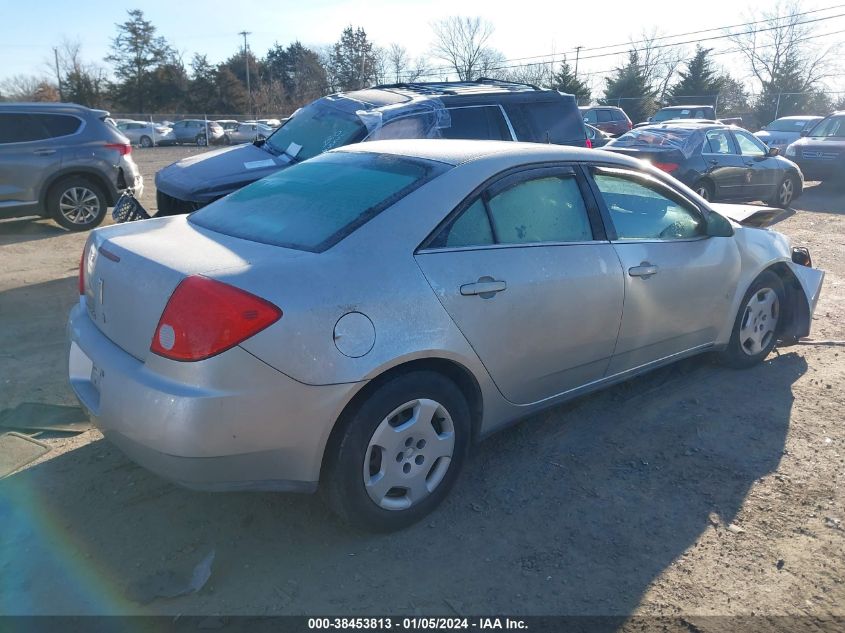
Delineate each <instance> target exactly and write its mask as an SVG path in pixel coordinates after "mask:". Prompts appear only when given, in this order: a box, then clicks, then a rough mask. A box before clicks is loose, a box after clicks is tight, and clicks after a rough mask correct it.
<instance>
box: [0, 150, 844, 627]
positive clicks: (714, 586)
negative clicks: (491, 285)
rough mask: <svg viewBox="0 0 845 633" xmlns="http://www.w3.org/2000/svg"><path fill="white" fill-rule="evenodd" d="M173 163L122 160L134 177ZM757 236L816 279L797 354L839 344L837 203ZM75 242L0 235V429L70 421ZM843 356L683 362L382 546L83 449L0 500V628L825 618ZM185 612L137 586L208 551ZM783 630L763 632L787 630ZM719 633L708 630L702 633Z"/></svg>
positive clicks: (835, 586) (494, 470)
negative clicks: (52, 415)
mask: <svg viewBox="0 0 845 633" xmlns="http://www.w3.org/2000/svg"><path fill="white" fill-rule="evenodd" d="M197 151H201V150H199V149H194V148H168V149H165V148H154V149H149V150H136V151H135V158H136V160H137V161H138V163H139V165H140V166H141V168H142V171H143V173H144V175H145V178H146V182H147V190H146V192H145V194H144V197H143V199H142V202H143V203H144V204H145V206H147V207H148V208H150V209H153V208H154V207H155V205H154V199H155V195H154V191H153V174H154V172H155V170H156V169H158V168H160V167H162V166H163V165H165V164H167V163H169V162H171V161H173V160H175V159H176V158H178V157H180V156H184V155H186V154H191V153H195V152H197ZM796 209H797V213H796V214H795V215H794V216H792V217H790V218H788V219H787V220H785V221H784V222H782V223H781V224H779V225H778V227H777V228H778V230H780V231H782V232H784V233H786V234H787V235H789V236H790V237H792V238H793V240H794V241H795V243H797V244H804V245H807V246H809V247H810V250H811V252H812V254H813V259H814V263H815V265H817V266H818V267H820V268H823V269H826V270H827V278H826V281H825V287H824V289H823V294H822V298H821V301H820V303H819V306H818V310H817V312H816V320H815V321H814V325H813V328H814V329H813V334H812V336H813V338H814V339H818V340H822V339H825V340H829V339H838V340H842V339H845V318H844V317H845V195H843V194H842V193H841V192H837V191H834V190H833V189H830V188H827V187H825V186H814V187H811V188H809V189H808V191H807V192H806V194H805V196H804V197H802V198H801V199H799V200H798V202H797V205H796ZM85 237H86V236H85V235H78V234H69V233H65V232H64V231H62V230H60V229H59V228H58V227H57V226H56V225H55V224H53V223H52V222H50V221H46V220H45V221H39V222H30V221H21V222H7V223H2V224H0V261H2V267H0V410H2V409H5V408H8V407H13V406H16V405H17V404H19V403H21V402H43V403H51V404H74V403H75V402H74V398H73V396H72V395H71V392H70V390H69V388H68V387H67V386H66V384H65V372H66V370H65V367H64V357H63V354H64V323H65V319H66V315H67V312H68V310H69V308H70V306H71V305H72V304H73V303H74V302H75V301H76V271H77V265H78V261H79V253H80V251H81V248H82V244H83V242H84V240H85ZM843 387H845V347H842V346H838V345H834V344H816V345H799V346H795V347H790V348H786V349H783V350H779V351H776V353H774V354H773V355H772V356H771V357H770V358H769V359H768V360H767V361H766V362H765V363H764V364H762V365H760V366H758V367H756V368H754V369H751V370H748V371H732V370H727V369H724V368H722V367H719V366H717V365H715V364H713V363H712V362H711V360H710V359H709V358H707V357H702V358H698V359H693V360H689V361H685V362H683V363H681V364H679V365H675V366H673V367H670V368H666V369H663V370H660V371H657V372H655V373H652V374H651V375H649V376H645V377H642V378H639V379H635V380H632V381H630V382H628V383H625V384H622V385H619V386H617V387H614V388H611V389H609V390H606V391H604V392H602V393H599V394H596V395H593V396H589V397H584V398H581V399H579V400H577V401H575V402H573V403H570V404H567V405H564V406H561V407H557V408H555V409H552V410H550V411H547V412H545V413H543V414H541V415H537V416H534V417H533V418H531V419H529V420H526V421H525V422H524V423H522V424H520V425H518V426H516V427H513V428H512V429H510V430H508V431H505V432H503V433H500V434H498V435H496V436H494V437H493V438H491V439H489V440H488V441H486V442H484V443H483V444H482V445H480V446H479V447H478V448H477V450H476V451H475V452H474V454H473V455H472V457H471V458H470V460H469V463H468V464H467V466H466V469H465V472H464V473H463V475H462V477H461V479H460V480H459V482H458V484H457V486H456V487H455V489H454V490H453V492H452V494H451V496H450V498H449V499H448V500H447V501H446V503H445V504H444V505H443V506H442V507H441V508H440V509H439V510H438V511H437V512H435V513H434V514H433V515H432V516H431V517H430V518H428V519H427V520H426V521H424V522H422V523H421V524H419V525H416V526H414V527H412V528H410V529H408V530H406V531H403V532H401V533H398V534H392V535H387V536H374V535H369V534H360V533H356V532H351V531H349V530H348V529H346V528H345V527H343V526H341V525H339V524H338V523H336V522H335V520H334V519H333V518H332V517H331V516H330V515H329V514H328V513H327V511H326V510H325V509H324V507H323V505H322V503H321V502H320V499H319V497H318V496H293V495H281V494H259V493H254V494H248V493H244V494H206V493H198V492H190V491H186V490H182V489H179V488H176V487H174V486H172V485H170V484H169V483H167V482H165V481H163V480H161V479H159V478H157V477H156V476H154V475H152V474H150V473H148V472H146V471H144V470H142V469H140V468H139V467H137V466H135V465H134V464H132V463H131V462H129V461H128V460H127V459H126V458H125V457H123V456H122V455H121V454H120V453H119V452H118V451H117V450H116V449H115V448H113V447H112V446H110V445H109V444H108V443H106V442H104V441H101V440H102V438H101V436H100V434H99V433H97V432H96V431H89V432H86V433H82V434H80V435H76V436H73V437H69V438H67V437H65V438H52V439H48V440H47V441H48V442H49V443H50V445H51V447H52V451H51V452H50V453H49V454H48V455H47V456H45V458H43V459H42V460H41V461H40V462H38V463H36V464H34V465H32V466H30V467H29V468H27V469H25V470H23V471H21V472H19V473H17V474H15V475H13V476H11V477H9V478H7V479H6V480H3V481H2V482H0V524H2V525H3V539H2V540H0V577H2V579H3V581H2V582H0V613H20V614H27V613H36V614H88V613H158V614H173V615H175V614H221V613H222V614H250V615H263V614H284V613H295V614H315V613H320V614H325V613H337V614H372V613H391V614H420V613H422V614H444V615H451V614H455V613H456V612H457V613H466V614H497V613H512V614H569V615H577V614H592V615H595V614H601V615H609V614H613V615H621V616H628V615H632V614H634V615H666V616H677V615H683V616H684V618H685V619H686V620H687V621H689V622H690V623H691V626H692V627H693V628H689V630H692V631H711V630H717V629H716V628H714V627H715V626H716V625H715V623H714V622H715V621H714V620H712V619H709V618H707V617H706V616H709V615H761V614H762V615H773V616H810V621H811V622H814V623H817V624H818V626H820V627H822V628H824V625H825V622H828V623H829V622H830V617H831V616H835V615H838V616H843V615H845V557H843V551H845V531H843V528H845V493H843V484H845V427H843V420H845V416H843V407H845V396H843V393H845V390H843ZM212 549H213V550H214V551H215V552H216V558H215V561H214V567H213V573H212V576H211V579H210V581H209V583H208V585H207V586H206V587H205V588H204V589H203V590H202V591H201V592H199V593H197V594H194V595H190V596H185V597H181V598H176V599H172V600H158V601H155V602H152V603H150V604H147V605H142V604H139V602H138V601H137V600H138V598H139V595H140V594H139V591H140V590H139V587H143V586H144V581H149V580H150V579H156V578H161V577H162V575H161V574H160V573H159V572H161V571H167V572H175V573H181V572H185V571H187V570H189V569H190V568H191V567H192V566H193V565H195V564H196V563H198V562H199V561H200V559H202V558H203V556H205V555H206V553H208V552H209V551H211V550H212ZM789 622H790V620H785V621H783V622H782V626H783V630H789V628H790V624H789ZM718 630H721V629H718Z"/></svg>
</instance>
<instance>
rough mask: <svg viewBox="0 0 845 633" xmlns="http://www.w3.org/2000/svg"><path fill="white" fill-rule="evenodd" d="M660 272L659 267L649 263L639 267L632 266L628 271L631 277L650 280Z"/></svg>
mask: <svg viewBox="0 0 845 633" xmlns="http://www.w3.org/2000/svg"><path fill="white" fill-rule="evenodd" d="M657 271H658V268H657V266H655V265H654V264H649V263H648V262H643V263H642V264H640V265H639V266H632V267H631V268H629V269H628V274H629V275H631V277H644V278H648V277H651V276H652V275H656V274H657Z"/></svg>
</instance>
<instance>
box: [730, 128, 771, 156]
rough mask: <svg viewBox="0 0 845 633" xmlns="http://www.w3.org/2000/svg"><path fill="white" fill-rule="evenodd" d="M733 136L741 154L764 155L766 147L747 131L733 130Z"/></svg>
mask: <svg viewBox="0 0 845 633" xmlns="http://www.w3.org/2000/svg"><path fill="white" fill-rule="evenodd" d="M734 138H736V144H737V145H739V151H740V153H741V154H742V155H743V156H765V155H766V149H765V147H764V146H763V145H762V143H760V141H758V140H757V139H756V138H754V137H753V136H751V135H750V134H748V133H747V132H740V131H739V130H736V131H734Z"/></svg>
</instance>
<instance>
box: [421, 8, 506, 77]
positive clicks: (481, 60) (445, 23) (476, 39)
mask: <svg viewBox="0 0 845 633" xmlns="http://www.w3.org/2000/svg"><path fill="white" fill-rule="evenodd" d="M431 28H432V30H433V31H434V42H433V43H432V45H431V49H432V55H433V56H434V57H436V58H438V59H442V60H443V61H444V62H446V63H447V64H448V65H449V66H450V67H451V68H453V69H454V71H455V73H456V74H457V75H458V79H460V80H461V81H471V80H473V79H475V78H477V77H479V76H483V75H484V74H489V73H490V71H491V70H493V69H495V67H496V66H500V65H501V61H502V60H503V56H502V54H501V53H499V52H498V51H496V50H495V49H492V48H490V46H488V42H489V40H490V37H491V36H492V35H493V25H492V24H491V23H490V22H488V21H487V20H483V19H482V18H480V17H473V18H470V17H461V16H451V17H448V18H446V19H444V20H440V21H438V22H435V23H433V24H432V25H431Z"/></svg>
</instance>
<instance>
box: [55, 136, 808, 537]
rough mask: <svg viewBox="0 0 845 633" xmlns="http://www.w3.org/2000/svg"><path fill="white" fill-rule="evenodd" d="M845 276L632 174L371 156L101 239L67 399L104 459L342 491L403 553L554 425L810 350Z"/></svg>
mask: <svg viewBox="0 0 845 633" xmlns="http://www.w3.org/2000/svg"><path fill="white" fill-rule="evenodd" d="M736 206H737V205H729V206H727V207H719V208H720V209H730V208H732V207H736ZM739 209H744V208H743V207H739ZM754 209H757V208H751V210H750V211H749V210H748V209H745V214H746V215H749V213H750V214H752V215H753V212H754ZM823 277H824V273H822V272H820V271H818V270H816V269H813V268H812V267H811V262H810V258H809V253H808V252H807V251H806V250H804V249H791V247H790V245H789V242H788V240H787V239H786V238H785V237H784V236H783V235H780V234H778V233H775V232H773V231H769V230H761V229H758V228H750V227H747V226H743V225H741V224H739V223H737V222H733V221H731V220H728V219H726V218H725V217H724V216H723V215H720V214H719V213H717V212H716V211H715V210H714V205H708V203H706V202H705V201H704V200H703V199H701V198H699V197H698V196H696V195H695V194H694V193H693V192H692V191H691V190H690V189H688V188H687V187H685V186H683V185H681V184H680V183H678V182H677V181H676V180H674V179H672V178H671V177H669V176H667V175H666V174H664V173H662V172H661V171H659V170H658V169H656V168H654V167H651V166H649V165H648V164H647V163H645V162H643V161H638V160H634V159H632V158H629V157H626V156H621V155H618V154H611V153H608V152H604V151H601V150H588V149H578V148H570V147H562V146H556V145H542V144H528V143H511V142H494V141H444V140H406V141H378V142H372V143H362V144H358V145H350V146H346V147H343V148H340V149H337V150H333V151H330V152H327V153H325V154H321V155H319V156H317V157H315V158H313V159H310V160H307V161H303V162H301V163H298V164H295V165H293V166H291V167H290V168H289V169H285V170H283V171H280V172H278V173H275V174H273V175H271V176H269V177H267V178H264V179H262V180H259V181H257V182H255V183H253V184H251V185H249V186H246V187H244V188H242V189H240V190H238V191H236V192H234V193H232V194H230V195H228V196H226V197H225V198H222V199H221V200H219V201H217V202H214V203H212V204H210V205H208V206H207V207H205V208H203V209H201V210H199V211H197V212H195V213H193V214H191V215H189V216H175V217H167V218H161V219H152V220H146V221H143V222H133V223H130V224H123V225H116V226H111V227H108V228H104V229H101V230H98V231H96V232H94V234H93V235H92V236H91V238H90V239H89V240H88V243H87V244H86V245H85V249H84V251H83V256H82V262H81V266H80V297H79V302H78V304H77V305H76V306H75V307H74V308H73V310H72V312H71V314H70V320H69V324H68V335H69V376H70V383H71V385H72V387H73V390H74V391H75V393H76V395H77V397H78V398H79V401H80V402H81V403H82V405H83V406H84V407H85V408H86V409H87V410H88V411H89V413H90V415H91V416H92V418H93V420H94V421H95V423H96V424H97V426H98V427H99V428H100V429H101V430H102V432H103V433H104V435H105V436H106V437H107V438H108V439H110V440H111V441H112V442H114V443H115V444H117V445H118V446H119V447H120V448H121V449H122V450H123V451H125V452H126V454H127V455H129V456H130V457H131V458H132V459H133V460H135V461H137V462H138V463H140V464H141V465H143V466H145V467H146V468H148V469H150V470H152V471H154V472H156V473H159V474H161V475H162V476H164V477H167V478H169V479H171V480H173V481H175V482H178V483H180V484H182V485H184V486H188V487H191V488H199V489H206V490H247V489H259V490H285V491H301V492H306V491H313V490H315V489H316V488H317V487H318V484H319V485H320V486H322V487H324V488H325V492H326V494H327V498H328V500H329V502H330V504H331V506H332V507H333V509H334V510H335V511H336V512H337V513H338V514H339V515H340V516H342V517H344V518H345V519H346V520H348V521H350V522H352V523H354V524H357V525H361V526H364V527H367V528H371V529H376V530H391V529H398V528H401V527H404V526H407V525H409V524H410V523H412V522H414V521H416V520H419V519H420V518H421V517H422V516H424V515H425V514H427V513H428V512H430V511H432V510H433V509H434V508H435V507H436V506H437V504H438V503H439V502H440V501H442V499H443V498H444V497H445V495H446V494H447V492H448V490H449V488H450V487H451V486H452V484H453V483H454V481H455V478H456V477H457V475H458V473H459V471H460V469H461V467H462V465H463V464H464V462H465V459H466V456H467V454H468V451H469V450H470V447H471V445H472V444H473V443H474V442H475V441H477V440H479V439H481V438H483V437H485V436H487V435H489V434H491V433H493V432H494V431H497V430H499V429H502V428H503V427H506V426H507V425H509V424H511V423H513V422H515V421H517V420H519V419H521V418H523V417H525V416H527V415H529V414H531V413H534V412H537V411H540V410H541V409H545V408H547V407H550V406H554V405H555V404H558V403H561V402H564V401H566V400H569V399H571V398H574V397H576V396H579V395H581V394H585V393H588V392H590V391H593V390H596V389H599V388H601V387H604V386H606V385H610V384H613V383H616V382H619V381H622V380H625V379H627V378H630V377H632V376H636V375H638V374H641V373H643V372H645V371H648V370H649V369H652V368H655V367H659V366H661V365H665V364H667V363H671V362H673V361H675V360H678V359H681V358H684V357H687V356H691V355H694V354H699V353H702V352H708V351H714V352H718V353H719V357H720V358H721V359H722V361H723V362H724V363H726V364H728V365H731V366H734V367H748V366H751V365H754V364H756V363H758V362H760V361H761V360H762V359H763V358H765V357H766V355H768V354H769V352H770V351H771V350H772V348H773V347H774V345H775V343H776V341H778V340H781V341H782V342H783V343H784V344H787V343H790V342H794V341H795V340H797V338H798V337H800V336H805V335H806V334H808V332H809V328H810V322H811V319H812V315H813V311H814V309H815V306H816V301H817V299H818V296H819V292H820V288H821V284H822V279H823ZM138 280H143V283H138ZM749 397H751V398H753V397H754V395H753V394H751V395H750V396H749Z"/></svg>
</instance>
